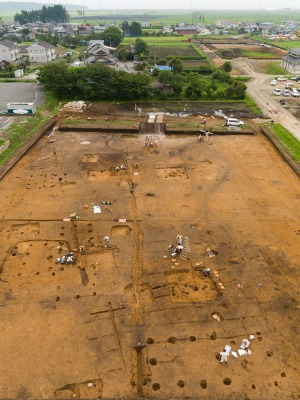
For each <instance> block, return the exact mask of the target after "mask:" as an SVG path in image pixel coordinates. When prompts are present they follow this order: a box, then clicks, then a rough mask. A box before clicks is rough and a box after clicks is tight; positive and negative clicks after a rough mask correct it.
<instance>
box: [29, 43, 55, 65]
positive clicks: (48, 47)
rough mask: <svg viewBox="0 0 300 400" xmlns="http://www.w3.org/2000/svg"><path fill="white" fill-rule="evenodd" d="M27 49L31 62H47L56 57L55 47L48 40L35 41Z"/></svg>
mask: <svg viewBox="0 0 300 400" xmlns="http://www.w3.org/2000/svg"><path fill="white" fill-rule="evenodd" d="M27 49H28V55H29V61H30V62H40V63H46V62H48V61H51V60H53V59H54V58H55V47H54V46H52V44H49V43H47V42H39V43H34V44H32V45H31V46H29V47H28V48H27Z"/></svg>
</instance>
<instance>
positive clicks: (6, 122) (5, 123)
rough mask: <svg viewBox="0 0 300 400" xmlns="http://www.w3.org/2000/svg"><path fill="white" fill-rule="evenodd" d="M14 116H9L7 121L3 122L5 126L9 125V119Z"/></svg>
mask: <svg viewBox="0 0 300 400" xmlns="http://www.w3.org/2000/svg"><path fill="white" fill-rule="evenodd" d="M12 118H13V117H9V118H8V119H7V120H6V121H4V122H3V126H5V125H7V124H8V123H9V121H10V120H11V119H12Z"/></svg>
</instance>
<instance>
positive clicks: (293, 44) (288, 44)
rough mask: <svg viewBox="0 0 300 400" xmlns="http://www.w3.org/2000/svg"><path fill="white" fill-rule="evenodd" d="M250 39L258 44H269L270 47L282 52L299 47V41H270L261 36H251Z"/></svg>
mask: <svg viewBox="0 0 300 400" xmlns="http://www.w3.org/2000/svg"><path fill="white" fill-rule="evenodd" d="M252 38H253V39H255V40H257V41H259V42H262V43H266V44H270V45H271V46H276V47H278V48H280V49H284V50H288V49H290V48H297V47H300V40H270V39H267V38H264V37H261V36H253V37H252Z"/></svg>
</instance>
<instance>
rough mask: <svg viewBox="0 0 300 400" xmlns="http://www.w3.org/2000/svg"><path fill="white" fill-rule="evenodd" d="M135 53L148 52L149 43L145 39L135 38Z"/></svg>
mask: <svg viewBox="0 0 300 400" xmlns="http://www.w3.org/2000/svg"><path fill="white" fill-rule="evenodd" d="M134 52H135V54H138V55H140V54H145V55H146V54H148V53H149V50H148V45H147V43H146V42H145V41H144V40H143V39H136V40H135V48H134Z"/></svg>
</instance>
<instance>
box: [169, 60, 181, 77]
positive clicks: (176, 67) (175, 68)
mask: <svg viewBox="0 0 300 400" xmlns="http://www.w3.org/2000/svg"><path fill="white" fill-rule="evenodd" d="M169 66H170V67H173V71H174V72H175V73H180V72H182V70H183V66H182V62H181V61H180V59H179V58H177V57H173V58H171V60H170V61H169Z"/></svg>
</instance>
